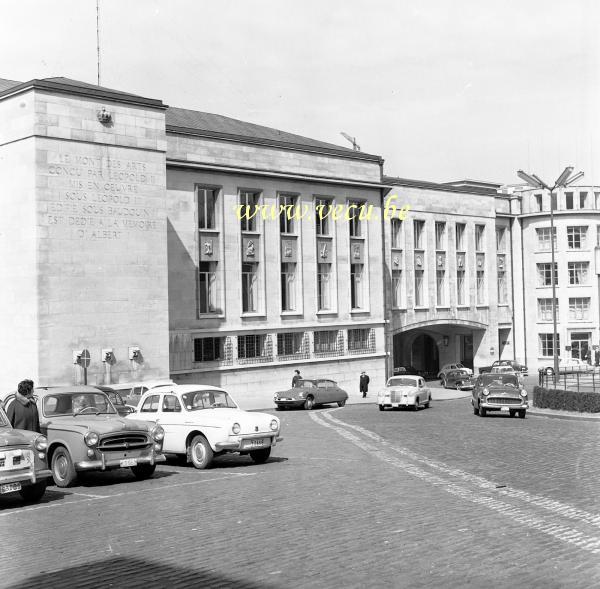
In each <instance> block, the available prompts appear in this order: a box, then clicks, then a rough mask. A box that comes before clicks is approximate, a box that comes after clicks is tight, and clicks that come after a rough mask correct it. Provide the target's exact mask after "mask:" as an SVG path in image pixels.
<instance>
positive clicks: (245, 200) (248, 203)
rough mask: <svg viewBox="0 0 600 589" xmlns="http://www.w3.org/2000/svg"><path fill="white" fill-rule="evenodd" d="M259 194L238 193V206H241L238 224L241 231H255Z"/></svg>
mask: <svg viewBox="0 0 600 589" xmlns="http://www.w3.org/2000/svg"><path fill="white" fill-rule="evenodd" d="M259 200H260V192H249V191H247V190H243V191H241V192H240V204H241V205H242V209H241V216H242V219H240V224H241V228H242V231H256V218H257V215H256V213H257V212H258V203H259Z"/></svg>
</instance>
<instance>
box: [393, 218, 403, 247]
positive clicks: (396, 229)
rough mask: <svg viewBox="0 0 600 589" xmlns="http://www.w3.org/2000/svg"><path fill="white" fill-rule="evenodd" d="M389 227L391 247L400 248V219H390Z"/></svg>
mask: <svg viewBox="0 0 600 589" xmlns="http://www.w3.org/2000/svg"><path fill="white" fill-rule="evenodd" d="M391 229H392V247H393V248H401V247H402V220H401V219H392V221H391Z"/></svg>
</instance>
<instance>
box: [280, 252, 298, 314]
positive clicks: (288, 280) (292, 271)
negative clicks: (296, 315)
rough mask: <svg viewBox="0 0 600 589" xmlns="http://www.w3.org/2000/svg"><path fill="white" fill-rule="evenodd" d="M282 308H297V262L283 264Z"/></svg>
mask: <svg viewBox="0 0 600 589" xmlns="http://www.w3.org/2000/svg"><path fill="white" fill-rule="evenodd" d="M281 310H282V311H295V310H296V264H295V263H292V262H283V263H282V264H281Z"/></svg>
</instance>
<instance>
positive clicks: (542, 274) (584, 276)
mask: <svg viewBox="0 0 600 589" xmlns="http://www.w3.org/2000/svg"><path fill="white" fill-rule="evenodd" d="M536 266H537V285H538V286H552V263H551V262H544V263H541V264H537V265H536ZM589 267H590V264H589V262H568V263H567V272H568V276H569V285H570V286H578V285H587V284H589ZM554 284H555V285H556V286H558V263H557V262H554Z"/></svg>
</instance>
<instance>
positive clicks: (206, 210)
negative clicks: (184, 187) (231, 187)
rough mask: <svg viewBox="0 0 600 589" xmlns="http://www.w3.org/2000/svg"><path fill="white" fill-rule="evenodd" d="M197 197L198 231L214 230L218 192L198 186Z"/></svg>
mask: <svg viewBox="0 0 600 589" xmlns="http://www.w3.org/2000/svg"><path fill="white" fill-rule="evenodd" d="M196 195H197V198H198V229H214V228H215V209H216V204H217V191H216V190H214V189H212V188H202V187H200V186H197V187H196Z"/></svg>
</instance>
